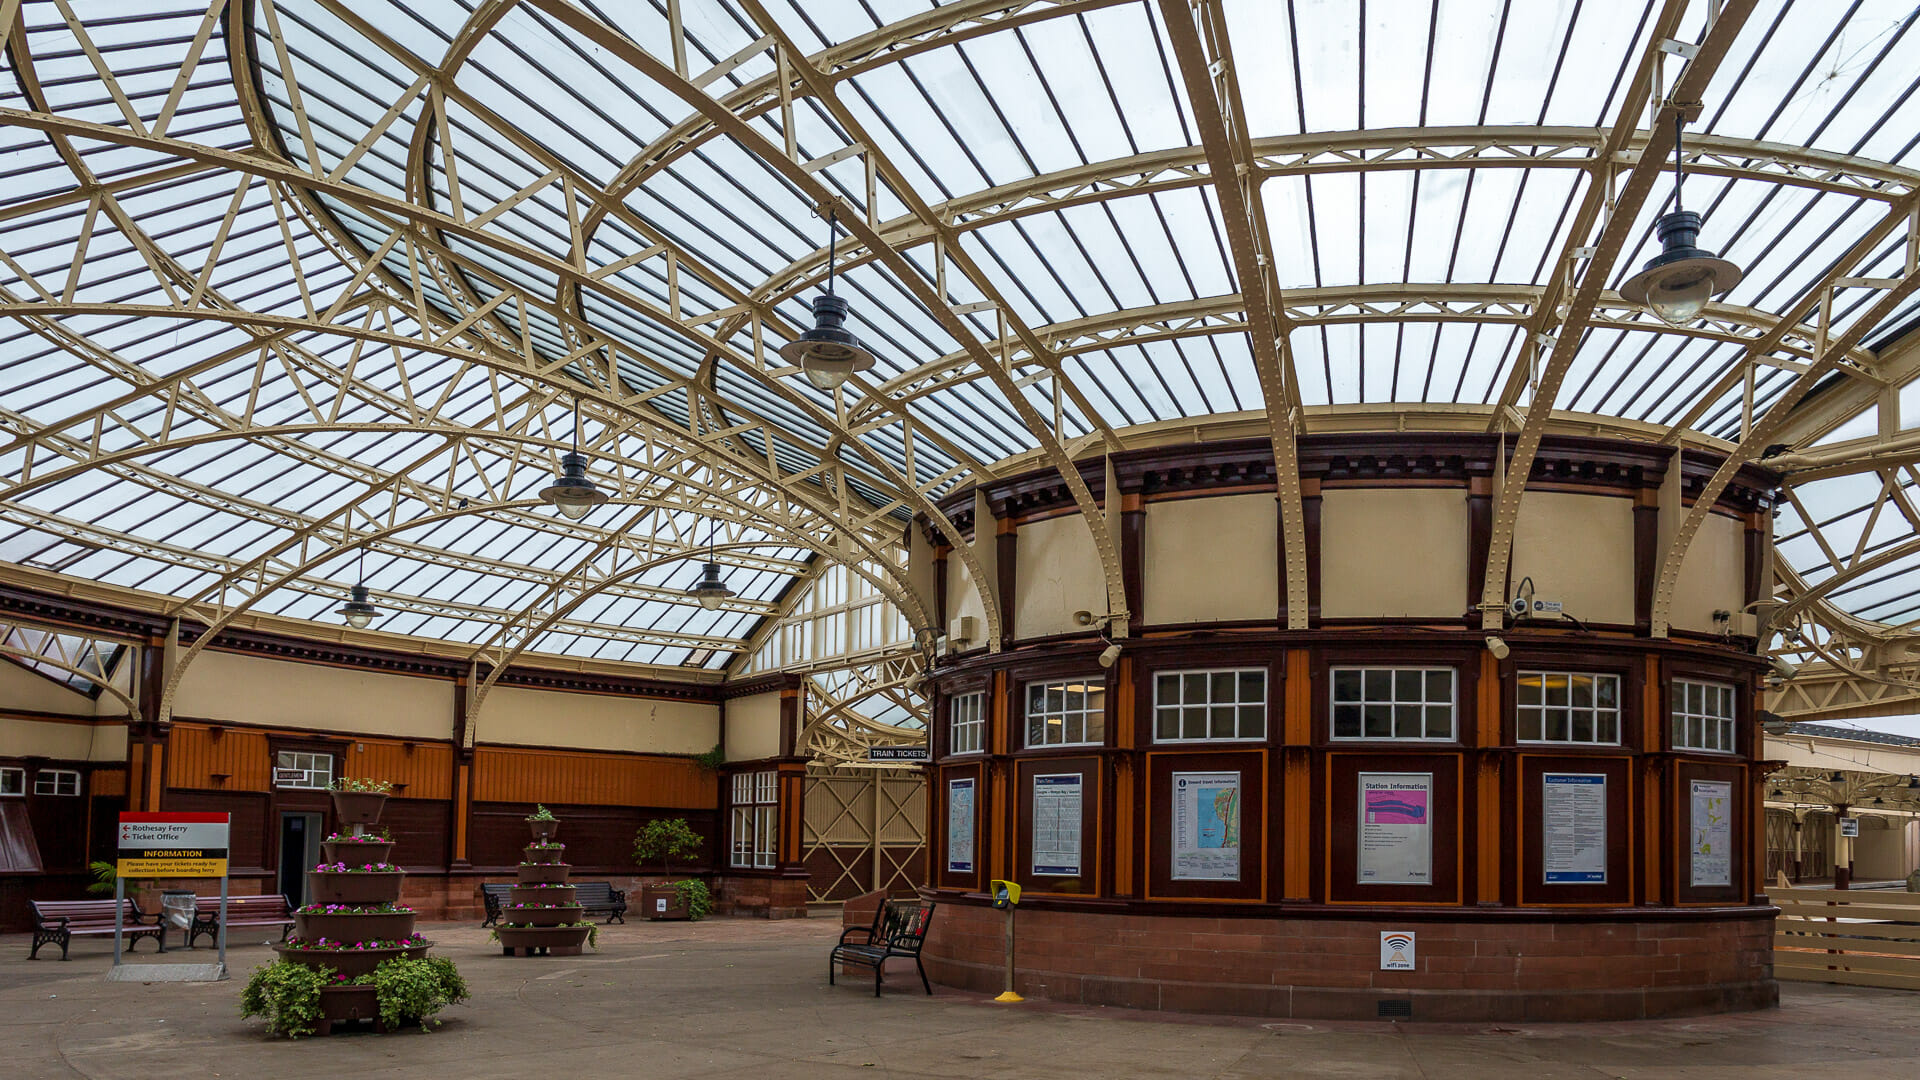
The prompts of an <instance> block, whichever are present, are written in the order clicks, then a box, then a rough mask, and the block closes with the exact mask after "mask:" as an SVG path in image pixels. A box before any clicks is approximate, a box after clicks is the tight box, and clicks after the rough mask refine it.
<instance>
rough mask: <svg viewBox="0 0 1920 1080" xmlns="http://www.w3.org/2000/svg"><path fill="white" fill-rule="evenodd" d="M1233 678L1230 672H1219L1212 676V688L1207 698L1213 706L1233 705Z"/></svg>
mask: <svg viewBox="0 0 1920 1080" xmlns="http://www.w3.org/2000/svg"><path fill="white" fill-rule="evenodd" d="M1234 682H1235V680H1234V677H1233V672H1231V671H1219V672H1215V673H1214V675H1213V686H1212V688H1211V689H1210V696H1209V697H1208V698H1207V700H1208V701H1211V702H1212V703H1213V704H1215V705H1223V704H1224V705H1231V704H1233V696H1234V695H1233V687H1234Z"/></svg>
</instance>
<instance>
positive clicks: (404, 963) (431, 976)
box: [373, 956, 468, 1031]
mask: <svg viewBox="0 0 1920 1080" xmlns="http://www.w3.org/2000/svg"><path fill="white" fill-rule="evenodd" d="M373 989H374V995H375V996H376V997H377V998H378V999H379V1001H380V1022H381V1023H383V1024H385V1025H386V1026H387V1027H389V1028H395V1027H399V1026H400V1025H401V1024H403V1023H405V1022H406V1021H408V1020H418V1021H419V1022H420V1030H422V1031H432V1030H433V1026H434V1024H436V1023H438V1021H436V1020H434V1019H433V1017H434V1014H435V1013H438V1012H439V1011H440V1010H441V1009H444V1008H446V1007H447V1006H448V1005H454V1004H458V1003H459V1002H462V1001H465V1000H466V999H467V996H468V995H467V981H466V980H465V979H463V978H461V977H460V972H459V970H458V969H456V968H455V967H454V966H453V961H451V960H448V959H446V958H445V957H440V956H426V957H421V958H420V959H418V960H412V959H408V958H406V957H395V958H394V959H392V960H384V961H381V963H380V966H379V967H377V968H375V969H373Z"/></svg>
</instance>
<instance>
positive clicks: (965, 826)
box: [947, 777, 974, 874]
mask: <svg viewBox="0 0 1920 1080" xmlns="http://www.w3.org/2000/svg"><path fill="white" fill-rule="evenodd" d="M973 785H974V780H973V778H972V777H968V778H967V779H965V780H949V781H947V872H948V873H950V874H971V873H973V820H974V818H973Z"/></svg>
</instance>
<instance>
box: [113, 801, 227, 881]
mask: <svg viewBox="0 0 1920 1080" xmlns="http://www.w3.org/2000/svg"><path fill="white" fill-rule="evenodd" d="M231 817H232V815H230V814H137V813H125V814H121V815H120V861H119V864H118V867H117V872H118V873H119V875H120V876H121V877H123V878H149V877H170V878H223V877H226V876H227V831H228V822H229V820H230V819H231Z"/></svg>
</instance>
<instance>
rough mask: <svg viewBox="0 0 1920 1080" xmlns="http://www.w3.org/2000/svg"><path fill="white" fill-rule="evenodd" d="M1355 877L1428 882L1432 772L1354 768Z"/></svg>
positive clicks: (1365, 880)
mask: <svg viewBox="0 0 1920 1080" xmlns="http://www.w3.org/2000/svg"><path fill="white" fill-rule="evenodd" d="M1359 866H1360V883H1361V884H1362V885H1431V884H1433V774H1432V773H1361V774H1360V863H1359Z"/></svg>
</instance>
